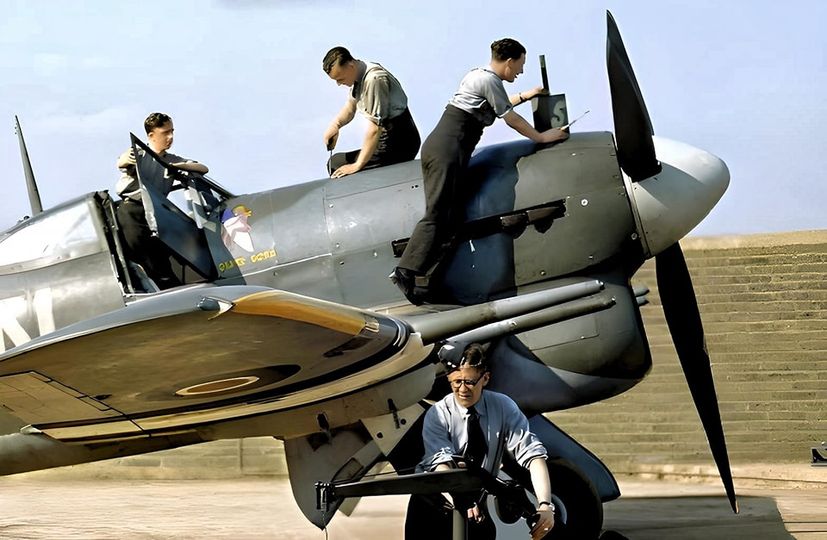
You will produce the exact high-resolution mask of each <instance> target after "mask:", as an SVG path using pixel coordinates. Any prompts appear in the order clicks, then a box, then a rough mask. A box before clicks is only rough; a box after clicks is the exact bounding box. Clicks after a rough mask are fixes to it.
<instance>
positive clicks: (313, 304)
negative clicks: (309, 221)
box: [0, 286, 430, 441]
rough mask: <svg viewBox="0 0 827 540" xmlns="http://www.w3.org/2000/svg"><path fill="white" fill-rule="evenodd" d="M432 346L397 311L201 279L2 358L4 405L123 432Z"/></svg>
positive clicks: (35, 422)
mask: <svg viewBox="0 0 827 540" xmlns="http://www.w3.org/2000/svg"><path fill="white" fill-rule="evenodd" d="M429 351H430V347H429V346H425V345H423V344H422V342H421V341H420V340H419V339H418V338H417V336H413V337H412V336H411V333H410V331H409V329H408V327H407V325H406V324H404V323H403V322H401V321H399V320H398V319H396V318H394V317H391V316H387V315H381V314H378V313H374V312H371V311H367V310H361V309H358V308H353V307H349V306H343V305H339V304H335V303H331V302H326V301H323V300H318V299H313V298H308V297H305V296H301V295H297V294H292V293H288V292H284V291H278V290H273V289H268V288H263V287H252V286H228V287H215V286H203V287H194V288H189V289H184V290H180V291H175V292H170V293H166V294H162V295H156V296H152V297H148V298H146V299H142V300H139V301H136V302H133V303H131V304H129V305H127V306H126V307H124V308H122V309H119V310H116V311H113V312H110V313H108V314H105V315H103V316H99V317H96V318H94V319H90V320H87V321H83V322H81V323H78V324H74V325H71V326H68V327H65V328H63V329H61V330H59V331H57V332H54V333H52V334H48V335H46V336H43V337H41V338H38V339H36V340H33V341H31V342H29V343H27V344H25V345H23V346H20V347H16V348H14V349H12V350H10V351H9V352H7V353H6V354H4V355H2V356H0V407H2V408H3V409H4V410H6V411H8V412H10V413H11V414H13V415H14V416H16V417H18V418H19V419H21V420H22V421H23V422H25V423H27V424H30V425H31V426H33V428H35V429H36V430H40V431H42V432H44V433H46V434H47V435H49V436H50V437H52V438H55V439H58V440H63V441H94V440H106V439H124V438H129V437H135V436H142V435H146V434H150V433H153V432H164V431H166V432H170V430H175V429H187V428H191V427H193V426H197V425H199V424H205V423H210V422H215V421H220V420H226V419H232V418H239V417H244V416H249V415H255V414H264V413H269V412H275V411H279V410H282V409H289V408H292V407H299V406H302V405H306V404H309V403H314V401H319V400H322V399H329V398H331V397H335V396H337V395H345V394H348V393H351V392H354V391H355V390H358V389H362V388H366V387H369V386H371V385H374V384H377V383H378V382H381V381H382V380H385V379H388V378H393V377H395V376H401V375H403V374H405V373H407V372H410V371H411V370H412V369H414V368H416V367H417V366H418V365H420V364H421V362H422V360H423V359H424V358H425V357H426V356H427V354H428V352H429Z"/></svg>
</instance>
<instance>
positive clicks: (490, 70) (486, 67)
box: [477, 66, 503, 81]
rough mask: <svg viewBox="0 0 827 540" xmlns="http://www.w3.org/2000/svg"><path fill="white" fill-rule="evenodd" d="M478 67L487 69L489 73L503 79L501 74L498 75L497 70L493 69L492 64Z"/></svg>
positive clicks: (483, 69)
mask: <svg viewBox="0 0 827 540" xmlns="http://www.w3.org/2000/svg"><path fill="white" fill-rule="evenodd" d="M477 69H481V70H482V71H487V72H488V73H490V74H491V75H493V76H495V77H496V78H498V79H500V80H501V81H502V80H503V79H502V78H501V77H500V76H499V75H497V72H496V71H494V70H493V69H491V67H490V66H482V67H479V68H477Z"/></svg>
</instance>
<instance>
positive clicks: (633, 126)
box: [606, 11, 661, 182]
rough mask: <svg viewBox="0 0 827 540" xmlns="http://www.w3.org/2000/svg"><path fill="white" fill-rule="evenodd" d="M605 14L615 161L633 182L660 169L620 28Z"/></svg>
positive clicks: (650, 127)
mask: <svg viewBox="0 0 827 540" xmlns="http://www.w3.org/2000/svg"><path fill="white" fill-rule="evenodd" d="M606 16H607V25H608V30H607V35H606V70H607V71H608V74H609V89H610V90H611V94H612V114H613V116H614V123H615V142H616V143H617V161H618V163H620V167H621V168H622V169H623V170H624V171H625V172H626V174H628V175H629V177H630V178H631V179H632V181H634V182H637V181H639V180H643V179H644V178H649V177H650V176H654V175H656V174H657V173H659V172H660V171H661V166H660V162H658V160H657V158H656V157H655V144H654V142H652V135H654V134H655V132H654V130H653V129H652V121H651V120H650V119H649V112H648V111H647V110H646V103H644V101H643V94H641V93H640V87H639V86H638V84H637V79H636V78H635V72H634V70H633V69H632V63H631V62H629V56H628V55H627V54H626V48H625V47H624V46H623V39H622V38H621V37H620V31H619V30H618V29H617V24H616V23H615V20H614V17H612V14H611V13H610V12H608V11H607V12H606Z"/></svg>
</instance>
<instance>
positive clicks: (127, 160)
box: [117, 148, 135, 169]
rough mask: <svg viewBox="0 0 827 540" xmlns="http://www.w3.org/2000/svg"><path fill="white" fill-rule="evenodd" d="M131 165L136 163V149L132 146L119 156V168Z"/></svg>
mask: <svg viewBox="0 0 827 540" xmlns="http://www.w3.org/2000/svg"><path fill="white" fill-rule="evenodd" d="M130 165H135V149H134V148H130V149H129V150H127V151H126V152H124V153H123V154H121V155H120V156H119V157H118V163H117V166H118V168H119V169H123V168H124V167H128V166H130Z"/></svg>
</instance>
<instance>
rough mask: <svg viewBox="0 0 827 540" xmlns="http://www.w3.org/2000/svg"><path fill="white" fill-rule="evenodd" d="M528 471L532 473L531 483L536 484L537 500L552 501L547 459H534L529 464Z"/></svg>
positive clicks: (535, 493)
mask: <svg viewBox="0 0 827 540" xmlns="http://www.w3.org/2000/svg"><path fill="white" fill-rule="evenodd" d="M528 472H529V473H530V474H531V484H532V485H533V486H534V495H535V496H536V497H537V502H538V503H539V502H551V479H550V478H549V475H548V465H547V464H546V460H545V459H543V458H535V459H532V460H531V462H530V463H529V464H528Z"/></svg>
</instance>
